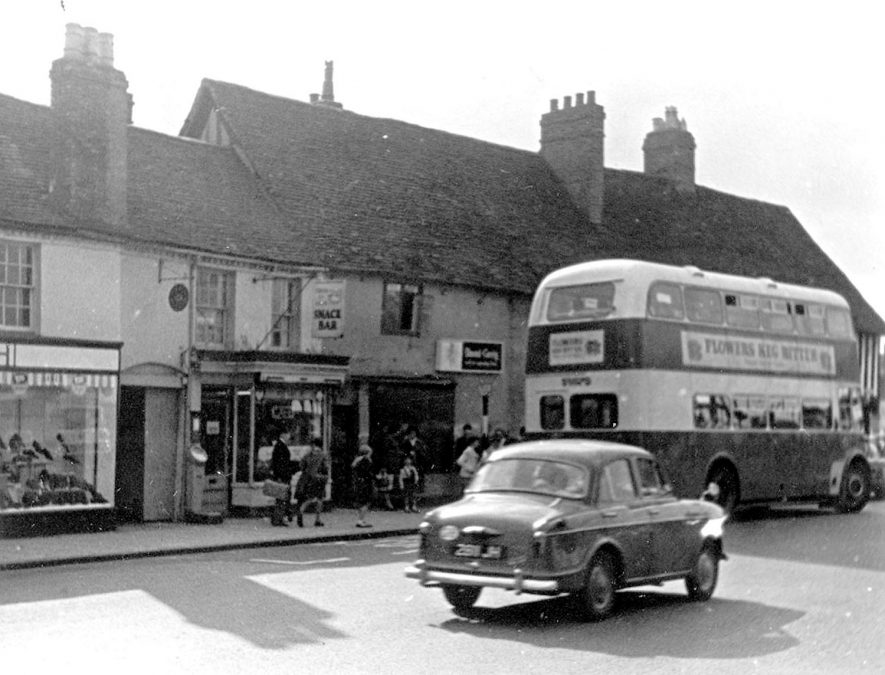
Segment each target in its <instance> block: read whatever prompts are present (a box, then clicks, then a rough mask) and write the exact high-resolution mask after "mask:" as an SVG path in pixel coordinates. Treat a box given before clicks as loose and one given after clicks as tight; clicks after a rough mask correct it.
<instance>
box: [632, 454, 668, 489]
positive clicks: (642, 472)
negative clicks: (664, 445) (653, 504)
mask: <svg viewBox="0 0 885 675" xmlns="http://www.w3.org/2000/svg"><path fill="white" fill-rule="evenodd" d="M636 465H637V467H638V468H639V484H640V487H641V489H642V496H643V497H649V496H652V497H653V496H655V495H663V494H666V493H667V492H668V491H669V486H668V485H667V483H666V481H665V480H664V477H663V476H662V475H661V469H660V467H659V466H658V463H657V462H655V461H654V460H651V459H637V460H636Z"/></svg>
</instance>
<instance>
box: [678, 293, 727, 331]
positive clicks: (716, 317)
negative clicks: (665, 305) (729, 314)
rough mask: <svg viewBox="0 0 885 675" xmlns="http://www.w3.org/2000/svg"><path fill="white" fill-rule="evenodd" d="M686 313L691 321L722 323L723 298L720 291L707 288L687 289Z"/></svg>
mask: <svg viewBox="0 0 885 675" xmlns="http://www.w3.org/2000/svg"><path fill="white" fill-rule="evenodd" d="M685 313H686V315H687V316H688V320H689V321H695V322H697V323H711V324H721V323H722V298H721V297H720V296H719V291H711V290H708V289H706V288H686V289H685Z"/></svg>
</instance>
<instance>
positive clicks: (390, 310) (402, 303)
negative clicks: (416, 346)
mask: <svg viewBox="0 0 885 675" xmlns="http://www.w3.org/2000/svg"><path fill="white" fill-rule="evenodd" d="M420 309H421V287H420V286H417V285H414V284H401V283H385V284H384V301H383V307H382V313H381V334H382V335H418V333H419V329H420V326H419V316H420Z"/></svg>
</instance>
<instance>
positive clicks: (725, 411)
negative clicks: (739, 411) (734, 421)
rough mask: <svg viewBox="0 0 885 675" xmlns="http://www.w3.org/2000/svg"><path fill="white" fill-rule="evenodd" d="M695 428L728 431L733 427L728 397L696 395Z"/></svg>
mask: <svg viewBox="0 0 885 675" xmlns="http://www.w3.org/2000/svg"><path fill="white" fill-rule="evenodd" d="M694 426H695V428H696V429H728V428H729V427H730V426H731V409H730V406H729V405H728V397H727V396H721V395H717V394H695V395H694Z"/></svg>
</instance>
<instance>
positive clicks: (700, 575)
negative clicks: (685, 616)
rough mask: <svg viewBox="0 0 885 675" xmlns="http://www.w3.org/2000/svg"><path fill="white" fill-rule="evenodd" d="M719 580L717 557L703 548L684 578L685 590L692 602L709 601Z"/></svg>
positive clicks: (709, 550)
mask: <svg viewBox="0 0 885 675" xmlns="http://www.w3.org/2000/svg"><path fill="white" fill-rule="evenodd" d="M718 580H719V556H718V555H716V553H715V552H714V551H712V550H711V549H710V548H709V547H705V548H704V549H703V550H702V551H701V554H700V555H699V556H698V559H697V560H696V561H695V564H694V567H692V569H691V572H689V573H688V576H687V577H685V588H686V590H687V591H688V597H689V598H691V599H692V600H698V601H704V600H709V599H710V598H711V597H712V596H713V591H715V590H716V582H717V581H718Z"/></svg>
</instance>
